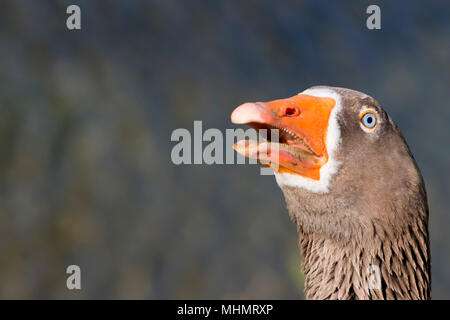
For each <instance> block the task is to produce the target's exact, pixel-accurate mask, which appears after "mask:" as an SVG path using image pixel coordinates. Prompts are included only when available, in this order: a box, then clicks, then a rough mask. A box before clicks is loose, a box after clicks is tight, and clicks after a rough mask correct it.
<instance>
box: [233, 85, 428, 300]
mask: <svg viewBox="0 0 450 320" xmlns="http://www.w3.org/2000/svg"><path fill="white" fill-rule="evenodd" d="M231 121H232V122H233V123H234V124H246V125H249V126H250V127H252V128H254V129H256V130H258V131H260V132H261V130H262V129H266V130H270V132H276V131H274V130H278V139H277V140H275V137H276V135H270V134H267V135H266V140H265V141H263V142H256V141H248V140H241V141H238V142H237V143H235V144H234V149H235V150H236V151H237V152H238V153H240V154H242V155H243V156H245V157H247V158H252V159H257V160H258V162H260V163H261V164H262V165H264V166H266V167H270V168H272V169H273V171H274V175H275V179H276V182H277V184H278V185H279V186H280V188H281V189H282V193H283V195H284V199H285V202H286V206H287V209H288V212H289V216H290V219H291V220H292V221H293V222H294V223H295V224H296V226H297V231H298V236H299V241H298V243H299V248H300V252H301V255H302V267H303V272H304V274H305V285H304V291H305V297H306V299H339V300H392V299H395V300H397V299H401V300H405V299H406V300H409V299H414V300H416V299H418V300H425V299H430V298H431V275H430V248H429V237H428V204H427V196H426V191H425V186H424V181H423V178H422V175H421V173H420V171H419V168H418V166H417V164H416V161H415V160H414V157H413V155H412V154H411V151H410V149H409V147H408V145H407V144H406V141H405V139H404V137H403V136H402V134H401V132H400V130H399V129H398V127H397V126H396V124H395V123H394V121H393V120H392V119H391V117H390V116H389V115H388V114H387V113H386V111H384V110H383V108H382V107H381V106H380V104H379V103H378V102H377V101H376V100H375V99H374V98H372V97H370V96H368V95H366V94H364V93H362V92H358V91H355V90H351V89H346V88H338V87H330V86H315V87H311V88H309V89H307V90H305V91H303V92H301V93H299V94H298V95H295V96H293V97H290V98H287V99H278V100H274V101H270V102H255V103H244V104H242V105H240V106H238V107H237V108H236V109H235V110H234V111H233V112H232V114H231Z"/></svg>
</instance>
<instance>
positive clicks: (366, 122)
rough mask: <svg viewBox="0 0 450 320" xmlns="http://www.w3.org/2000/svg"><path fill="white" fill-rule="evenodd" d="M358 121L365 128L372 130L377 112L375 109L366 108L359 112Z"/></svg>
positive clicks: (375, 123)
mask: <svg viewBox="0 0 450 320" xmlns="http://www.w3.org/2000/svg"><path fill="white" fill-rule="evenodd" d="M359 121H360V122H361V124H362V125H363V126H364V127H365V128H367V129H369V130H373V129H374V128H375V126H376V125H377V122H378V118H377V114H376V112H375V111H372V110H366V111H364V112H363V113H362V114H361V116H360V118H359Z"/></svg>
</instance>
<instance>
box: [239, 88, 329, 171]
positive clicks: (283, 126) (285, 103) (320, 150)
mask: <svg viewBox="0 0 450 320" xmlns="http://www.w3.org/2000/svg"><path fill="white" fill-rule="evenodd" d="M335 104H336V102H335V101H334V100H333V99H331V98H320V97H314V96H310V95H306V94H299V95H296V96H293V97H291V98H287V99H280V100H274V101H270V102H249V103H244V104H242V105H240V106H239V107H237V108H236V109H235V110H234V111H233V113H232V114H231V121H232V122H233V123H235V124H247V125H249V126H251V127H253V128H254V129H256V130H258V131H259V132H260V133H261V130H262V129H266V131H265V132H263V133H264V134H263V136H265V138H266V141H265V142H263V143H258V142H255V141H248V140H241V141H238V142H237V143H236V144H235V145H234V149H235V150H236V151H237V152H239V153H240V154H242V155H244V156H246V157H248V158H253V159H257V160H258V161H259V162H260V163H261V164H263V165H266V166H270V167H271V168H272V169H274V170H275V171H276V172H280V173H284V172H288V173H291V174H299V175H301V176H304V177H307V178H311V179H314V180H319V179H320V168H321V167H322V166H323V165H324V164H325V163H326V162H327V161H328V153H327V148H326V137H327V129H328V120H329V118H330V114H331V111H332V109H333V108H334V106H335ZM274 130H276V131H274ZM274 133H275V135H274ZM276 137H278V139H275V138H276ZM276 140H278V141H276Z"/></svg>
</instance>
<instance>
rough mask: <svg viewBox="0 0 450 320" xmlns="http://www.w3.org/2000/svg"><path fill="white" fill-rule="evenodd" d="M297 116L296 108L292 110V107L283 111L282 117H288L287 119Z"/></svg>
mask: <svg viewBox="0 0 450 320" xmlns="http://www.w3.org/2000/svg"><path fill="white" fill-rule="evenodd" d="M298 114H299V112H298V110H297V108H294V107H287V108H286V109H285V110H284V115H285V116H288V117H291V116H296V115H298Z"/></svg>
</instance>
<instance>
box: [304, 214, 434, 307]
mask: <svg viewBox="0 0 450 320" xmlns="http://www.w3.org/2000/svg"><path fill="white" fill-rule="evenodd" d="M380 225H382V224H380ZM371 229H372V231H373V232H368V233H367V234H365V235H364V237H363V238H361V239H359V241H351V240H349V241H337V240H333V239H330V238H329V237H326V236H321V235H319V234H316V233H306V232H304V230H303V229H302V227H301V226H298V232H299V237H300V240H299V245H300V249H301V251H302V256H303V269H304V273H305V275H306V283H305V293H306V298H307V299H358V300H359V299H430V298H431V277H430V258H429V243H428V228H427V224H426V223H425V222H423V221H415V223H414V224H411V225H408V226H406V227H405V228H403V229H402V230H398V232H393V233H392V230H390V231H391V233H389V232H388V230H386V228H382V227H379V225H377V224H375V223H374V224H373V225H372V228H371Z"/></svg>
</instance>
